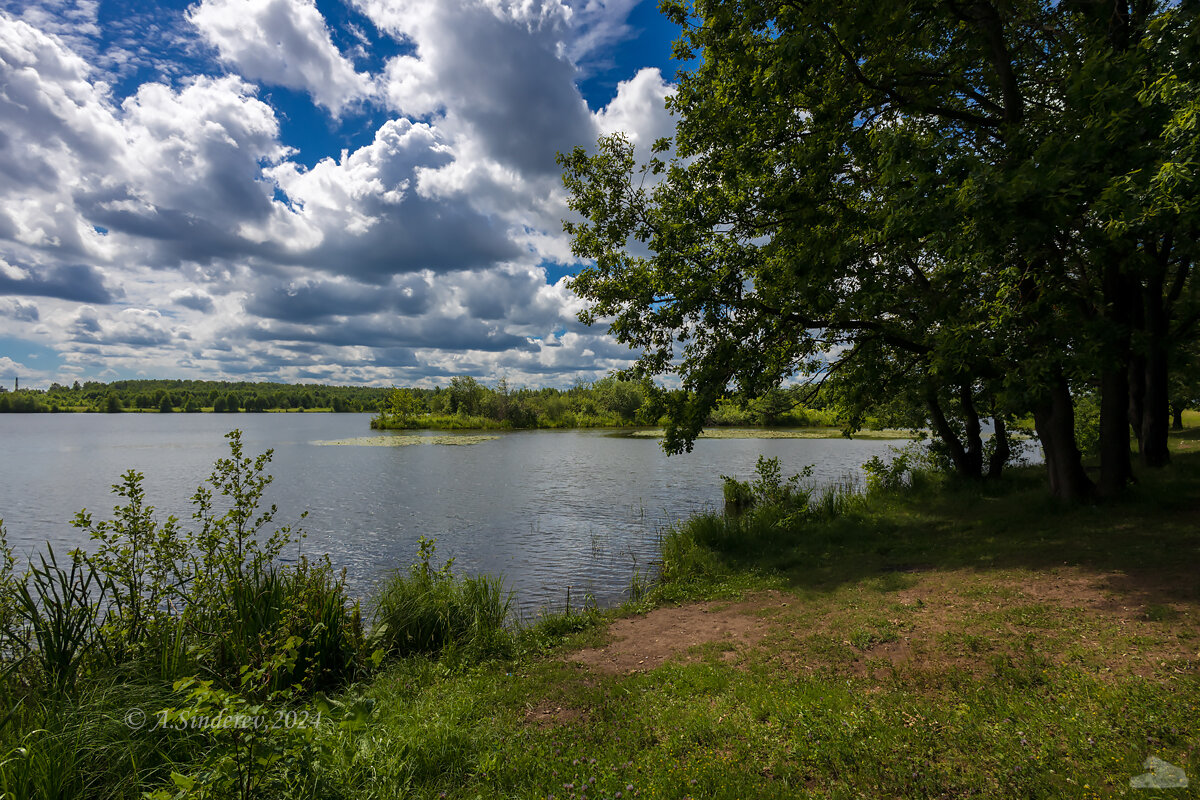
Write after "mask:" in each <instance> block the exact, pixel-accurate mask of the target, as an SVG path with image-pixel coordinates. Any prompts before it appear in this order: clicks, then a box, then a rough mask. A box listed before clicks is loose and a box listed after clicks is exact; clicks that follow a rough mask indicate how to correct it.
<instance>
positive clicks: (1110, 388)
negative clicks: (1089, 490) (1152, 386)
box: [1098, 363, 1133, 497]
mask: <svg viewBox="0 0 1200 800" xmlns="http://www.w3.org/2000/svg"><path fill="white" fill-rule="evenodd" d="M1132 479H1133V464H1132V461H1131V460H1130V456H1129V370H1128V367H1127V366H1126V365H1125V364H1124V363H1119V364H1113V365H1111V366H1110V368H1109V369H1107V370H1105V371H1104V373H1103V374H1102V375H1101V376H1100V485H1099V487H1098V488H1099V491H1100V494H1101V495H1102V496H1104V497H1112V496H1114V495H1117V494H1120V493H1121V491H1122V490H1123V489H1124V488H1125V486H1126V485H1127V484H1128V483H1129V482H1130V481H1131V480H1132Z"/></svg>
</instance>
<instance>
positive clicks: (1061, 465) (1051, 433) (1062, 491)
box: [1033, 371, 1095, 503]
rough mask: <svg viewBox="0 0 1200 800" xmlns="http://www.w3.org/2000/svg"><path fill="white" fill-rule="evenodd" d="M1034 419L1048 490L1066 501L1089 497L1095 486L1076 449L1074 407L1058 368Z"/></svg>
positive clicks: (1083, 499)
mask: <svg viewBox="0 0 1200 800" xmlns="http://www.w3.org/2000/svg"><path fill="white" fill-rule="evenodd" d="M1033 421H1034V427H1035V428H1036V429H1037V434H1038V438H1039V439H1041V441H1042V450H1043V452H1044V453H1045V454H1046V472H1047V475H1048V477H1049V478H1050V493H1051V494H1053V495H1054V496H1055V497H1057V498H1058V499H1060V500H1063V501H1066V502H1072V503H1075V502H1082V501H1086V500H1091V499H1092V496H1093V494H1094V492H1095V486H1094V485H1093V484H1092V481H1091V479H1090V478H1088V476H1087V473H1086V472H1084V471H1083V462H1082V461H1081V459H1080V456H1079V448H1078V447H1077V446H1076V444H1075V407H1074V405H1072V403H1071V390H1070V389H1069V388H1068V386H1067V381H1066V379H1065V378H1064V377H1063V376H1062V372H1061V371H1059V373H1058V375H1057V376H1056V377H1055V378H1054V379H1053V380H1052V382H1051V384H1050V387H1049V388H1048V390H1047V394H1046V396H1045V398H1044V399H1043V400H1042V401H1041V402H1040V403H1039V404H1038V405H1037V407H1036V408H1035V409H1034V412H1033Z"/></svg>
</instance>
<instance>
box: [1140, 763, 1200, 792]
mask: <svg viewBox="0 0 1200 800" xmlns="http://www.w3.org/2000/svg"><path fill="white" fill-rule="evenodd" d="M1142 766H1143V767H1145V768H1146V769H1148V770H1150V771H1149V772H1147V773H1145V774H1144V775H1138V776H1136V777H1133V778H1130V779H1129V785H1130V786H1131V787H1133V788H1134V789H1186V788H1187V785H1188V779H1187V775H1185V774H1184V772H1183V770H1182V769H1180V768H1179V767H1177V766H1175V765H1174V764H1168V763H1167V762H1166V761H1163V760H1162V759H1161V758H1159V757H1158V756H1150V757H1149V758H1147V759H1146V760H1145V761H1144V762H1142Z"/></svg>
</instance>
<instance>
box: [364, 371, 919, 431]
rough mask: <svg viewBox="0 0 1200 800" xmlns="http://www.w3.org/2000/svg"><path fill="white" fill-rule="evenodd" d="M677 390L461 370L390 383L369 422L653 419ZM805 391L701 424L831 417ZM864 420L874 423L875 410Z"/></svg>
mask: <svg viewBox="0 0 1200 800" xmlns="http://www.w3.org/2000/svg"><path fill="white" fill-rule="evenodd" d="M680 394H682V392H679V391H667V390H664V389H662V388H661V387H658V386H656V385H655V384H653V383H651V382H650V381H648V380H643V381H630V380H624V379H622V378H618V377H611V376H610V377H607V378H603V379H601V380H598V381H596V382H595V383H592V384H590V385H589V384H580V385H576V386H574V387H572V388H570V389H566V390H559V389H523V388H522V389H510V388H509V387H508V384H507V382H505V381H503V380H501V381H499V382H497V384H496V386H495V387H488V386H484V385H483V384H481V383H479V382H478V381H476V380H475V379H474V378H469V377H463V378H454V379H452V380H451V381H450V386H449V387H448V388H447V389H445V390H441V389H437V390H433V391H429V390H417V389H393V390H392V391H391V392H390V393H389V394H388V396H387V398H386V400H385V402H384V403H383V404H382V405H381V406H380V411H379V415H378V416H377V417H375V419H374V420H372V422H371V427H373V428H379V429H393V430H404V429H411V428H434V429H442V430H467V429H514V428H620V427H632V426H656V425H659V424H660V423H661V422H662V421H663V420H664V415H666V414H667V409H668V407H669V405H670V404H671V403H674V402H677V401H678V397H677V396H678V395H680ZM809 395H812V392H811V391H810V390H809V389H808V388H806V387H801V386H793V387H790V388H788V389H774V390H772V391H770V392H767V393H765V394H764V395H763V396H762V397H759V398H754V399H753V400H739V399H736V398H733V397H729V398H723V399H722V400H721V401H720V402H719V403H717V404H716V405H715V406H714V407H713V409H712V412H711V413H710V414H709V416H708V418H707V419H706V424H707V425H708V426H710V427H722V426H758V427H809V426H816V425H824V426H835V425H837V424H838V422H839V414H838V412H837V410H836V409H834V408H832V407H827V406H826V403H825V402H824V398H820V397H810V396H809ZM806 399H807V402H808V405H805V400H806ZM888 419H889V420H890V419H891V418H890V417H889V418H888ZM905 419H908V418H907V417H905ZM870 423H871V424H875V425H880V424H882V423H881V422H880V421H879V418H877V417H873V418H872V419H871V420H870Z"/></svg>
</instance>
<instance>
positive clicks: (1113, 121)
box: [559, 0, 1200, 499]
mask: <svg viewBox="0 0 1200 800" xmlns="http://www.w3.org/2000/svg"><path fill="white" fill-rule="evenodd" d="M663 8H664V10H665V12H666V13H667V14H668V15H669V16H670V17H671V18H672V19H673V20H674V21H675V22H676V23H678V24H679V25H680V26H681V28H682V36H681V39H680V41H679V42H677V45H676V50H677V52H678V53H679V54H680V55H681V56H682V57H686V58H688V59H694V63H695V67H694V68H691V69H689V70H686V71H683V72H681V74H680V75H679V81H678V87H677V90H676V91H675V92H674V93H673V94H672V96H671V97H670V98H669V99H668V100H667V103H668V105H669V107H670V109H671V111H672V112H673V113H674V115H675V119H676V120H677V124H676V129H675V135H674V137H673V140H672V141H670V142H660V143H657V144H656V146H655V147H653V148H650V149H649V152H647V150H646V148H644V147H642V148H640V149H639V148H638V147H636V146H635V143H634V141H633V140H632V139H630V138H629V137H628V136H626V135H623V134H621V133H616V134H611V135H606V136H603V137H601V139H600V140H599V141H598V142H597V143H596V145H595V147H588V148H585V147H582V146H581V147H576V148H575V149H574V150H573V151H571V152H569V153H564V154H561V155H560V158H559V162H560V164H561V165H562V167H563V182H564V185H565V186H566V188H567V190H568V192H569V194H570V198H569V204H570V206H571V209H572V210H573V211H574V212H576V214H577V216H576V217H575V218H573V219H571V220H568V221H566V222H565V223H564V229H565V230H566V232H567V233H568V234H570V235H571V237H572V240H573V251H574V253H575V254H576V256H578V257H579V258H581V259H586V260H587V261H588V265H587V266H586V267H585V268H584V269H583V270H581V271H580V272H579V274H578V275H577V276H576V277H575V278H574V279H573V280H572V282H571V286H572V288H573V289H574V291H575V292H576V293H577V294H578V295H579V296H580V297H581V298H583V299H584V300H585V301H586V302H587V303H588V305H587V307H586V309H585V310H584V312H583V313H582V314H581V319H582V320H584V321H585V322H589V323H595V322H598V321H601V320H604V321H606V322H608V323H609V328H610V331H611V333H612V334H613V335H614V336H615V337H616V338H617V339H618V340H619V341H621V342H622V343H625V344H627V345H629V346H630V347H631V348H633V349H634V350H636V351H637V352H638V353H639V354H640V357H639V360H638V363H637V365H636V367H635V368H634V369H633V370H632V373H633V374H635V375H637V376H639V377H641V376H657V375H661V374H667V373H672V374H676V375H678V377H679V379H680V382H681V384H682V387H683V391H682V392H680V393H679V394H676V395H673V396H672V397H671V401H670V402H668V403H667V406H666V410H667V415H668V421H667V426H666V428H667V433H666V437H665V439H664V447H666V448H667V449H668V450H669V451H671V452H678V451H682V450H687V449H690V448H691V446H692V442H693V440H694V439H695V437H696V436H697V435H698V433H699V431H700V430H701V429H702V427H703V426H704V425H705V424H706V421H707V420H709V419H710V418H712V417H718V418H728V417H729V416H730V412H731V409H729V408H723V407H722V403H721V401H722V399H723V398H725V397H727V396H728V395H729V394H730V393H735V394H736V395H737V396H739V397H746V398H754V400H752V401H751V407H750V408H749V409H748V410H749V411H750V412H752V413H754V414H756V415H757V416H758V417H759V419H761V420H762V422H763V423H764V424H772V421H773V420H775V419H778V418H779V416H780V414H781V410H782V409H783V408H785V407H786V406H785V405H784V404H783V403H782V402H781V400H782V398H781V396H780V395H779V394H778V392H779V389H778V388H777V387H779V386H781V384H782V383H784V382H785V381H786V380H787V379H788V378H789V377H791V376H793V375H796V374H802V375H806V376H810V377H820V378H821V379H822V381H823V383H824V385H825V389H826V390H827V392H828V394H829V395H830V396H832V397H834V398H836V399H837V401H838V402H837V409H838V410H839V411H840V412H841V413H842V418H843V421H844V423H845V424H846V426H847V427H848V428H849V429H855V428H857V427H860V426H862V425H864V424H869V420H870V419H871V418H880V417H891V418H903V417H916V419H915V420H911V422H912V424H915V425H918V426H923V425H925V424H927V423H928V424H930V425H931V427H933V429H934V433H935V435H936V436H938V437H939V438H940V439H942V440H943V443H944V445H945V447H944V449H945V453H946V455H947V456H948V457H950V458H951V459H952V461H953V463H954V464H955V468H956V469H957V470H958V471H959V472H960V473H961V474H963V475H966V476H969V477H973V478H979V477H982V472H983V470H982V469H981V466H980V458H979V454H980V451H981V450H982V445H981V437H980V435H979V424H978V423H979V420H980V419H981V418H986V417H989V416H990V417H993V418H996V417H999V418H1004V417H1006V416H1024V415H1025V414H1027V413H1030V412H1037V417H1038V420H1039V429H1040V433H1041V435H1042V437H1043V447H1044V449H1045V451H1046V456H1047V457H1046V463H1047V466H1048V469H1049V473H1050V475H1051V481H1050V484H1051V488H1052V490H1053V491H1054V492H1055V493H1056V494H1058V495H1059V496H1061V497H1064V498H1067V497H1070V498H1072V499H1083V498H1085V497H1087V496H1088V495H1089V494H1090V488H1091V482H1090V480H1089V479H1088V478H1087V476H1086V475H1085V474H1084V472H1083V470H1082V467H1081V465H1080V464H1079V457H1078V453H1076V452H1075V448H1074V447H1073V446H1072V445H1071V429H1072V427H1073V424H1074V423H1073V420H1072V419H1071V414H1070V405H1071V403H1070V399H1071V398H1070V393H1071V392H1072V391H1081V390H1082V391H1086V389H1087V387H1088V386H1092V385H1096V384H1097V383H1098V382H1101V379H1102V378H1103V382H1104V387H1103V388H1102V389H1101V391H1102V392H1110V393H1113V394H1115V395H1117V396H1116V397H1115V398H1109V399H1110V400H1111V401H1112V403H1110V404H1109V407H1110V408H1117V407H1123V406H1124V405H1125V404H1126V401H1127V400H1129V399H1132V400H1135V401H1137V403H1138V404H1139V407H1142V406H1141V405H1140V404H1141V402H1142V401H1143V400H1144V401H1145V405H1144V409H1145V410H1144V411H1143V412H1142V413H1143V420H1142V421H1141V427H1143V429H1144V430H1146V431H1148V432H1149V433H1148V435H1149V434H1152V433H1154V431H1157V438H1156V439H1155V443H1153V444H1154V445H1155V446H1158V447H1161V448H1162V449H1163V450H1165V426H1162V425H1159V426H1158V427H1157V428H1155V427H1154V415H1157V414H1161V413H1162V412H1164V410H1165V398H1164V394H1165V391H1166V386H1165V382H1166V376H1167V367H1166V366H1165V361H1166V355H1167V351H1168V350H1169V349H1171V348H1177V347H1178V344H1179V343H1181V342H1191V341H1194V340H1195V338H1196V329H1195V325H1194V320H1195V313H1196V309H1197V307H1198V306H1200V284H1197V282H1196V280H1195V276H1194V270H1193V269H1192V264H1193V263H1194V260H1195V255H1196V250H1195V237H1194V236H1191V235H1180V231H1195V230H1196V229H1197V221H1198V220H1200V214H1198V212H1200V203H1197V202H1196V197H1197V194H1196V192H1195V191H1194V189H1195V187H1196V185H1198V184H1197V181H1196V172H1197V170H1196V163H1197V161H1196V160H1195V158H1194V156H1195V154H1196V145H1195V140H1196V137H1195V135H1194V132H1195V128H1196V125H1195V117H1196V108H1197V105H1196V101H1195V97H1196V96H1197V91H1196V87H1197V86H1200V75H1198V70H1197V67H1196V64H1197V63H1198V62H1197V59H1196V58H1195V55H1196V46H1195V44H1194V40H1195V36H1194V33H1195V30H1196V24H1197V19H1198V17H1197V10H1196V8H1195V7H1194V6H1190V5H1188V4H1153V3H1144V4H1134V5H1131V6H1129V8H1128V9H1127V10H1126V11H1124V12H1122V15H1121V16H1120V22H1116V21H1115V20H1116V18H1115V17H1112V16H1111V14H1109V13H1108V12H1107V11H1106V10H1105V9H1104V8H1102V7H1101V6H1099V5H1094V4H1093V5H1088V4H1084V5H1075V4H1063V3H1054V2H1037V1H1032V0H1031V1H1030V2H1017V3H1008V4H999V5H997V4H988V5H986V7H985V8H983V9H982V10H981V9H980V8H976V7H975V6H971V5H962V4H942V5H938V4H923V5H919V6H913V5H910V4H909V5H905V4H901V5H895V6H888V7H886V8H884V7H882V6H874V5H873V6H870V7H869V8H867V7H865V6H862V5H861V4H859V5H856V4H849V3H842V4H837V3H802V4H794V3H783V4H780V3H771V2H761V1H760V0H750V1H749V2H745V3H739V4H737V6H736V8H731V7H730V6H729V4H727V3H721V2H715V1H710V0H700V1H699V2H695V3H681V2H670V3H666V4H664V6H663ZM1047 31H1054V33H1053V34H1048V33H1047ZM672 148H673V152H672ZM1067 242H1069V243H1070V244H1069V245H1068V244H1066V243H1067ZM1150 254H1153V255H1150ZM1139 371H1140V373H1141V374H1144V376H1145V381H1144V382H1145V387H1144V388H1136V387H1132V386H1126V385H1125V384H1124V383H1123V379H1122V376H1125V375H1133V374H1138V373H1139ZM1130 392H1133V396H1132V397H1130V398H1127V397H1126V396H1125V395H1128V394H1130ZM1106 430H1107V438H1106V441H1112V442H1117V443H1118V444H1119V443H1121V442H1123V441H1124V439H1123V436H1124V433H1125V422H1124V420H1123V418H1118V416H1117V415H1116V414H1113V415H1110V419H1109V422H1108V424H1107V427H1106ZM1151 438H1154V437H1153V436H1152V437H1151ZM1142 444H1143V445H1144V446H1146V447H1148V448H1149V447H1150V445H1151V443H1148V442H1145V441H1144V442H1142ZM1144 452H1145V451H1144ZM1105 453H1107V454H1108V455H1107V456H1106V458H1107V459H1108V460H1109V461H1110V463H1107V464H1106V465H1104V469H1105V470H1106V474H1110V475H1111V476H1112V480H1111V481H1110V484H1119V485H1122V486H1123V485H1124V481H1125V480H1126V478H1127V476H1126V475H1125V474H1124V473H1123V472H1122V469H1121V464H1120V462H1121V461H1122V459H1123V460H1124V461H1126V462H1127V461H1128V458H1127V454H1126V453H1125V450H1124V448H1122V447H1109V448H1106V449H1105ZM1165 459H1166V456H1165V452H1164V453H1163V454H1161V455H1160V456H1158V457H1157V463H1160V464H1161V463H1165ZM1126 472H1127V470H1126Z"/></svg>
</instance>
